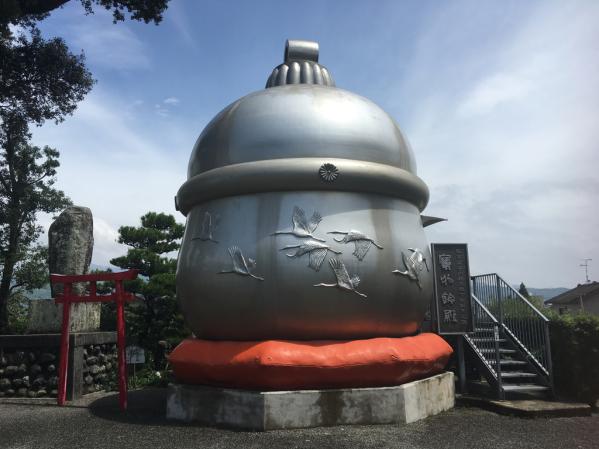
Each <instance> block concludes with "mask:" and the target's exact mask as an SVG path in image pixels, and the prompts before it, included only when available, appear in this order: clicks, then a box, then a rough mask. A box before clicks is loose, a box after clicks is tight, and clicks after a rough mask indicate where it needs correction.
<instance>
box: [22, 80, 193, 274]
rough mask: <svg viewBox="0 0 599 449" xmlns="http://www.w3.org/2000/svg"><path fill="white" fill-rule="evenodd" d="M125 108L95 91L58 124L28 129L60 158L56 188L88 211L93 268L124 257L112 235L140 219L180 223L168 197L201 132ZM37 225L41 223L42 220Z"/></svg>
mask: <svg viewBox="0 0 599 449" xmlns="http://www.w3.org/2000/svg"><path fill="white" fill-rule="evenodd" d="M128 104H129V103H127V101H126V100H122V99H119V98H117V97H115V96H113V95H110V94H109V93H108V92H106V91H104V90H102V89H101V88H100V87H97V88H96V89H94V91H93V92H92V93H91V94H90V95H89V96H88V98H86V100H84V101H83V102H82V103H81V104H80V106H79V108H78V109H77V111H76V113H75V115H74V116H73V117H70V118H69V119H67V120H66V122H64V123H62V124H60V125H59V126H56V125H54V124H50V123H48V124H46V125H45V126H43V127H42V128H36V129H34V130H33V131H34V137H33V140H34V142H36V143H39V144H47V145H50V146H52V147H55V148H57V149H58V150H59V151H60V152H61V156H60V162H61V166H60V167H59V169H58V176H57V179H58V182H57V185H56V186H57V188H59V189H62V190H64V192H65V193H66V194H67V195H68V196H69V197H70V198H71V199H72V200H73V202H74V203H75V204H76V205H81V206H87V207H90V208H91V210H92V213H93V215H94V232H95V235H96V244H95V249H94V256H93V263H95V264H98V265H106V264H107V263H108V260H110V259H111V258H113V257H117V256H120V255H123V254H124V253H125V250H126V248H125V247H123V246H122V245H119V244H117V243H115V240H116V237H117V236H116V229H118V227H119V226H122V225H134V226H136V225H139V218H140V217H141V216H142V215H143V214H145V213H146V212H148V211H150V210H151V211H157V212H166V213H170V214H173V215H175V216H176V217H177V219H178V220H180V221H183V219H184V217H183V216H182V215H181V214H179V213H178V212H176V211H175V209H174V200H173V198H174V196H175V194H176V192H177V189H178V188H179V187H180V186H181V184H182V183H183V182H184V181H185V175H186V167H187V159H188V157H189V153H190V151H191V148H192V145H193V142H194V140H195V138H196V137H197V135H198V134H199V132H200V131H201V129H198V128H197V126H195V125H192V124H190V123H189V122H188V121H186V120H184V119H182V120H180V121H177V122H175V123H170V122H165V121H164V120H162V119H158V118H156V117H155V116H154V114H153V113H152V110H151V109H150V110H149V111H145V112H144V111H143V110H142V111H139V112H138V113H137V114H136V115H135V116H134V117H131V116H130V115H129V114H128V113H127V112H126V110H127V105H128ZM156 120H158V122H156V123H155V121H156ZM41 218H42V222H43V223H44V224H49V221H50V219H49V218H47V219H45V218H43V217H41Z"/></svg>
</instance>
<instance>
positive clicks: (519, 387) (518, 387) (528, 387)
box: [503, 384, 549, 392]
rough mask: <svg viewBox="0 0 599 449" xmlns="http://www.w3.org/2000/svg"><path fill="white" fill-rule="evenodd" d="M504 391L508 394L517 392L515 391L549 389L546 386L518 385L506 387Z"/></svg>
mask: <svg viewBox="0 0 599 449" xmlns="http://www.w3.org/2000/svg"><path fill="white" fill-rule="evenodd" d="M503 390H504V391H506V392H515V391H547V390H549V387H546V386H544V385H536V384H517V385H504V386H503Z"/></svg>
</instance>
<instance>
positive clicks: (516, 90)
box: [457, 73, 531, 117]
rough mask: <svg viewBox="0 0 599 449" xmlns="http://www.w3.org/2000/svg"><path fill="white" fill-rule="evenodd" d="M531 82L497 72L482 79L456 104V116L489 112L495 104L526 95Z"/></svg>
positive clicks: (516, 99) (518, 98)
mask: <svg viewBox="0 0 599 449" xmlns="http://www.w3.org/2000/svg"><path fill="white" fill-rule="evenodd" d="M530 89H531V83H530V82H529V81H528V80H525V79H522V78H516V77H514V76H512V75H509V74H503V73H499V74H496V75H491V76H490V77H488V78H486V79H484V80H482V81H481V82H479V84H478V85H477V86H476V87H475V88H474V89H473V90H472V91H471V92H470V93H469V94H468V95H467V96H466V98H465V99H464V101H463V103H462V104H460V105H458V107H457V114H458V116H465V117H468V116H472V115H477V114H485V113H488V112H491V111H492V110H493V108H495V107H496V106H498V105H500V104H502V103H506V102H509V101H518V100H521V99H523V98H525V97H526V94H527V93H528V91H529V90H530Z"/></svg>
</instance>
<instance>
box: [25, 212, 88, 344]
mask: <svg viewBox="0 0 599 449" xmlns="http://www.w3.org/2000/svg"><path fill="white" fill-rule="evenodd" d="M93 247H94V226H93V217H92V212H91V210H90V209H89V208H87V207H81V206H71V207H68V208H66V209H65V210H64V211H63V212H62V213H61V214H60V215H59V216H58V218H57V219H56V220H54V222H53V223H52V225H50V229H49V231H48V249H49V251H48V253H49V261H48V262H49V269H50V273H53V274H71V275H73V274H86V273H88V271H89V265H90V263H91V258H92V252H93ZM56 289H57V290H58V293H60V289H62V286H57V287H56ZM84 291H85V285H75V286H74V293H76V294H82V293H84ZM56 293H57V291H53V293H52V294H53V295H55V294H56ZM61 322H62V305H56V304H55V303H54V300H53V299H45V300H33V301H31V302H30V306H29V324H28V332H30V333H46V332H60V331H61ZM99 327H100V304H74V305H72V309H71V326H70V328H71V332H89V331H96V330H98V329H99Z"/></svg>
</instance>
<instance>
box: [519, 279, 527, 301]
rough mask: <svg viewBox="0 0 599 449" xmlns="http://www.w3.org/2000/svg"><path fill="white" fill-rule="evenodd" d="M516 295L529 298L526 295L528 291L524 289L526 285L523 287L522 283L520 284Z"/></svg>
mask: <svg viewBox="0 0 599 449" xmlns="http://www.w3.org/2000/svg"><path fill="white" fill-rule="evenodd" d="M518 293H520V294H521V295H522V296H524V297H525V298H527V299H528V298H530V294H529V293H528V290H527V289H526V285H524V282H520V288H518Z"/></svg>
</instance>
